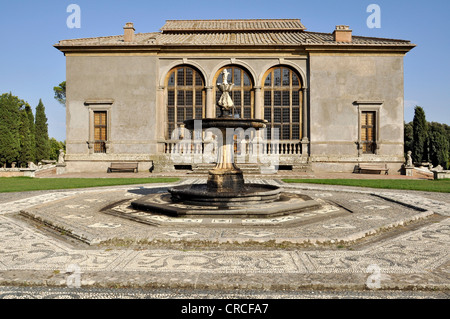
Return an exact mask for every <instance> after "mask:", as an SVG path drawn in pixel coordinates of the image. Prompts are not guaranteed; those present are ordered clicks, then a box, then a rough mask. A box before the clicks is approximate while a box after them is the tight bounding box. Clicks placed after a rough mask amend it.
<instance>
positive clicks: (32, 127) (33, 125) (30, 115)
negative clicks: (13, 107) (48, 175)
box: [25, 103, 36, 162]
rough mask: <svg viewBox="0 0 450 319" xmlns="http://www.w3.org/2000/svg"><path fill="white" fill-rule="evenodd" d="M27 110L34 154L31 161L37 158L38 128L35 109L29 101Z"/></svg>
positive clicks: (26, 106)
mask: <svg viewBox="0 0 450 319" xmlns="http://www.w3.org/2000/svg"><path fill="white" fill-rule="evenodd" d="M25 112H26V113H27V116H28V123H29V124H30V140H31V152H32V154H33V158H32V160H31V162H34V161H35V160H36V134H35V132H36V129H35V124H34V115H33V110H32V109H31V106H30V105H29V104H28V103H27V105H25Z"/></svg>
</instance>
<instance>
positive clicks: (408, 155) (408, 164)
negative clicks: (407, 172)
mask: <svg viewBox="0 0 450 319" xmlns="http://www.w3.org/2000/svg"><path fill="white" fill-rule="evenodd" d="M411 154H412V152H411V151H408V152H407V153H406V167H413V166H414V165H413V161H412V157H411Z"/></svg>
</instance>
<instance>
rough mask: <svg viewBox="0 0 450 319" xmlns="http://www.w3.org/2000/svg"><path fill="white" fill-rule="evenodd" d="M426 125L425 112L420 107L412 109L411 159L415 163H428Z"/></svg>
mask: <svg viewBox="0 0 450 319" xmlns="http://www.w3.org/2000/svg"><path fill="white" fill-rule="evenodd" d="M427 140H428V123H427V120H426V118H425V111H424V110H423V109H422V108H421V107H420V106H416V107H415V108H414V119H413V142H412V157H413V160H414V161H415V162H419V163H420V162H425V161H428V152H427V144H428V141H427Z"/></svg>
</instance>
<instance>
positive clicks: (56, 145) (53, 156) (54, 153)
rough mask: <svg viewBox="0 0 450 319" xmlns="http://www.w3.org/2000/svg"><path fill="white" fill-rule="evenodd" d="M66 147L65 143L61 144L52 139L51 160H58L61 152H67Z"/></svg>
mask: <svg viewBox="0 0 450 319" xmlns="http://www.w3.org/2000/svg"><path fill="white" fill-rule="evenodd" d="M65 148H66V145H65V144H64V142H59V141H57V140H56V139H55V138H53V137H52V138H50V159H51V160H56V161H57V160H58V157H59V150H61V149H62V150H65Z"/></svg>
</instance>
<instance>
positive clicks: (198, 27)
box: [161, 19, 306, 33]
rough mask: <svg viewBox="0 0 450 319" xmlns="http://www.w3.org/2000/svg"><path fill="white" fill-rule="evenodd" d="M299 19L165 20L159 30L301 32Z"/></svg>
mask: <svg viewBox="0 0 450 319" xmlns="http://www.w3.org/2000/svg"><path fill="white" fill-rule="evenodd" d="M305 29H306V28H305V26H304V25H303V24H302V23H301V22H300V19H254V20H167V21H166V24H165V25H164V26H163V27H162V28H161V31H162V32H163V33H165V32H180V31H196V32H201V31H269V30H271V31H275V30H276V31H282V30H284V31H286V30H290V31H303V30H305Z"/></svg>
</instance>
